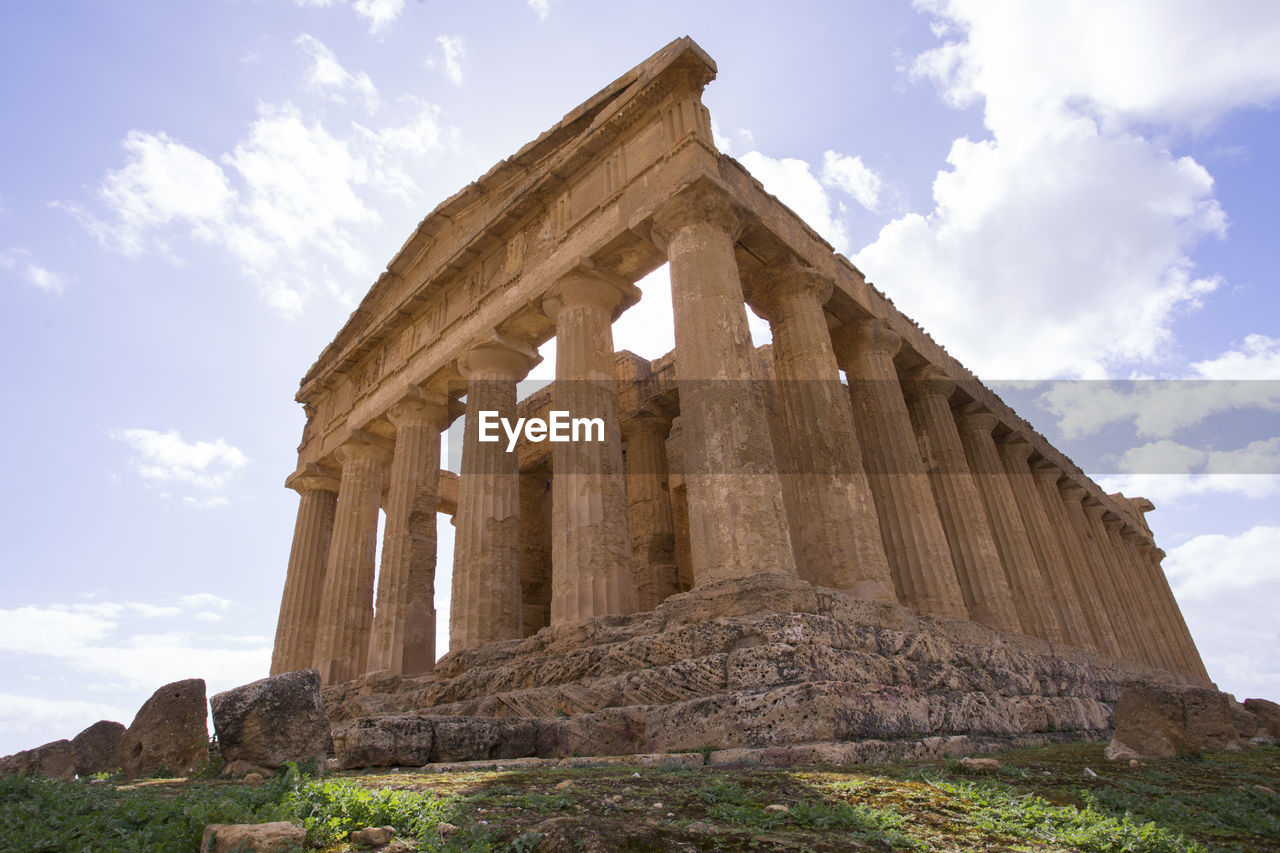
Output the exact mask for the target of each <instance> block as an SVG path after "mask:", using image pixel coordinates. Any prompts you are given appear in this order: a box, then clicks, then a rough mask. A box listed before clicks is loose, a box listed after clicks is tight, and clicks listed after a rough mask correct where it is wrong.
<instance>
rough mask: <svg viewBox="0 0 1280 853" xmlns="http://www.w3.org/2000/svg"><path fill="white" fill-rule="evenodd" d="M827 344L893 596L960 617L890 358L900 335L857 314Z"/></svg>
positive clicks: (956, 588) (956, 586)
mask: <svg viewBox="0 0 1280 853" xmlns="http://www.w3.org/2000/svg"><path fill="white" fill-rule="evenodd" d="M835 343H836V353H837V355H838V356H839V358H840V360H841V365H842V366H843V367H844V370H845V372H846V373H847V374H848V377H849V398H850V400H851V401H852V403H853V421H854V426H855V428H856V430H857V433H858V439H859V442H860V443H861V445H862V461H863V465H864V466H865V468H866V471H867V477H868V479H869V480H870V483H871V494H872V496H873V497H874V499H875V505H876V513H877V515H878V517H879V521H880V535H881V538H882V539H883V541H884V545H885V552H886V555H887V556H888V558H889V567H890V568H891V569H892V571H893V580H894V584H895V585H896V587H897V592H898V597H899V599H900V600H901V601H902V603H903V604H905V605H907V606H908V607H911V608H913V609H915V610H918V611H920V612H922V613H928V614H931V615H934V616H948V617H951V618H953V619H965V618H968V611H967V610H966V609H965V605H964V596H963V595H962V594H961V592H960V582H959V580H958V579H957V578H956V569H955V565H954V564H953V563H952V562H951V549H950V547H949V546H948V545H947V536H946V533H944V532H943V530H942V520H941V519H940V518H939V517H938V506H937V504H936V503H935V502H934V500H933V489H932V487H931V486H930V485H929V476H928V475H927V474H926V473H925V470H924V462H923V461H922V460H921V458H920V447H919V445H917V444H916V439H915V433H914V432H913V431H912V429H911V416H910V415H908V414H907V403H906V400H905V399H904V398H903V396H902V385H901V383H900V382H899V381H898V371H897V368H895V367H894V364H893V357H894V355H895V354H896V353H897V352H898V349H899V348H900V347H901V346H902V338H900V337H898V335H897V334H895V333H894V332H892V331H891V330H890V329H889V328H887V327H886V326H885V325H884V324H883V323H882V322H880V321H879V320H860V321H857V322H855V323H852V324H848V325H845V326H843V327H841V329H840V330H838V332H837V337H836V341H835Z"/></svg>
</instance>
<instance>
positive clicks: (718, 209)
mask: <svg viewBox="0 0 1280 853" xmlns="http://www.w3.org/2000/svg"><path fill="white" fill-rule="evenodd" d="M741 222H742V220H741V215H740V214H739V213H738V211H737V210H736V209H735V208H734V207H733V206H732V204H731V202H730V201H729V200H728V198H727V197H726V196H724V195H722V194H721V193H720V191H718V190H714V189H709V188H701V187H698V188H693V189H690V190H686V191H684V192H683V193H681V195H679V196H677V197H675V198H673V199H670V200H669V201H668V202H667V203H666V204H665V205H664V206H663V207H662V209H661V210H659V211H658V212H657V213H656V214H655V216H654V229H653V233H654V237H655V239H657V240H658V241H659V242H662V243H665V244H666V251H667V261H668V263H669V265H670V271H671V301H672V306H673V308H674V313H675V333H676V375H677V376H678V377H679V379H680V414H681V419H682V420H683V422H684V442H683V444H684V461H685V481H686V483H687V487H688V495H689V533H690V536H689V539H690V545H691V550H692V553H691V558H692V563H693V578H694V583H695V584H696V585H697V586H702V585H705V584H707V583H710V582H712V581H717V580H722V579H725V578H733V577H746V576H748V575H753V574H757V573H760V572H773V573H778V574H785V575H794V574H795V573H796V566H795V557H794V555H793V554H792V550H791V536H790V533H789V532H788V529H787V524H786V521H785V519H786V508H785V506H784V504H783V499H782V484H781V482H780V481H779V479H778V470H777V465H776V463H775V462H774V458H773V448H772V445H771V442H770V439H769V421H768V417H767V415H766V412H765V407H764V399H763V393H762V389H761V388H760V386H759V383H758V382H757V381H756V379H757V377H756V376H755V375H754V370H753V369H752V349H751V333H750V332H749V331H748V329H747V309H746V305H745V304H744V302H743V296H742V283H741V281H740V280H739V278H738V264H737V261H736V259H735V258H734V249H733V246H734V241H735V238H736V235H737V233H738V230H739V229H740V228H741Z"/></svg>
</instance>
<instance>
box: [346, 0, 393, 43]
mask: <svg viewBox="0 0 1280 853" xmlns="http://www.w3.org/2000/svg"><path fill="white" fill-rule="evenodd" d="M351 8H353V9H355V11H356V14H357V15H359V16H360V17H362V18H364V19H365V20H366V21H368V22H369V32H371V33H373V34H375V35H376V34H378V33H382V32H386V31H387V30H388V29H389V28H390V27H391V22H392V21H394V20H395V19H396V18H398V17H399V16H400V13H401V12H402V11H404V0H355V2H354V3H352V4H351Z"/></svg>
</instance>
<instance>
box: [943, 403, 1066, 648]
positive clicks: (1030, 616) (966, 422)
mask: <svg viewBox="0 0 1280 853" xmlns="http://www.w3.org/2000/svg"><path fill="white" fill-rule="evenodd" d="M999 422H1000V419H999V417H997V416H996V415H994V414H992V413H991V412H988V411H985V410H983V409H981V408H977V407H974V406H966V407H965V408H963V409H961V410H960V411H959V413H958V414H957V417H956V427H957V429H958V430H959V431H960V443H961V444H962V445H964V454H965V459H966V460H967V461H968V463H969V470H970V472H971V473H972V475H973V481H974V484H975V485H976V486H977V487H978V494H979V495H980V496H981V498H982V505H983V506H984V507H985V508H986V511H987V523H988V524H989V525H990V526H991V534H992V537H993V538H994V539H995V542H996V550H997V551H999V552H1000V561H1001V563H1003V564H1004V571H1005V577H1006V578H1007V579H1008V581H1009V589H1010V591H1011V592H1012V593H1013V603H1014V606H1015V607H1017V610H1018V619H1019V621H1020V622H1021V623H1022V632H1023V633H1024V634H1028V635H1030V636H1033V637H1040V638H1042V639H1045V640H1053V641H1054V642H1064V634H1063V633H1062V629H1061V627H1060V626H1059V625H1058V618H1057V616H1056V614H1055V612H1054V611H1053V609H1052V608H1049V607H1046V606H1045V602H1046V601H1048V590H1047V589H1046V587H1045V583H1044V577H1043V576H1042V575H1041V574H1040V567H1039V565H1038V564H1037V562H1036V555H1035V552H1034V551H1032V550H1031V541H1030V539H1029V538H1028V537H1027V528H1026V525H1025V524H1024V523H1023V520H1022V513H1021V512H1019V511H1018V501H1017V498H1015V497H1014V494H1013V486H1012V484H1011V483H1010V482H1009V476H1008V475H1007V474H1006V473H1005V470H1004V465H1003V463H1001V461H1000V453H999V451H997V450H996V443H995V438H994V437H993V435H992V430H994V429H995V427H996V424H998V423H999Z"/></svg>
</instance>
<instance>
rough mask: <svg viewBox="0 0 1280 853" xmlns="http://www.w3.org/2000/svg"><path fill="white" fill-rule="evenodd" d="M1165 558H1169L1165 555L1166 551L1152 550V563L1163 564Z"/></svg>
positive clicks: (1160, 549) (1161, 549)
mask: <svg viewBox="0 0 1280 853" xmlns="http://www.w3.org/2000/svg"><path fill="white" fill-rule="evenodd" d="M1165 556H1167V555H1166V554H1165V551H1164V549H1163V548H1152V549H1151V560H1152V562H1154V563H1156V564H1159V563H1162V562H1164V558H1165Z"/></svg>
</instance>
